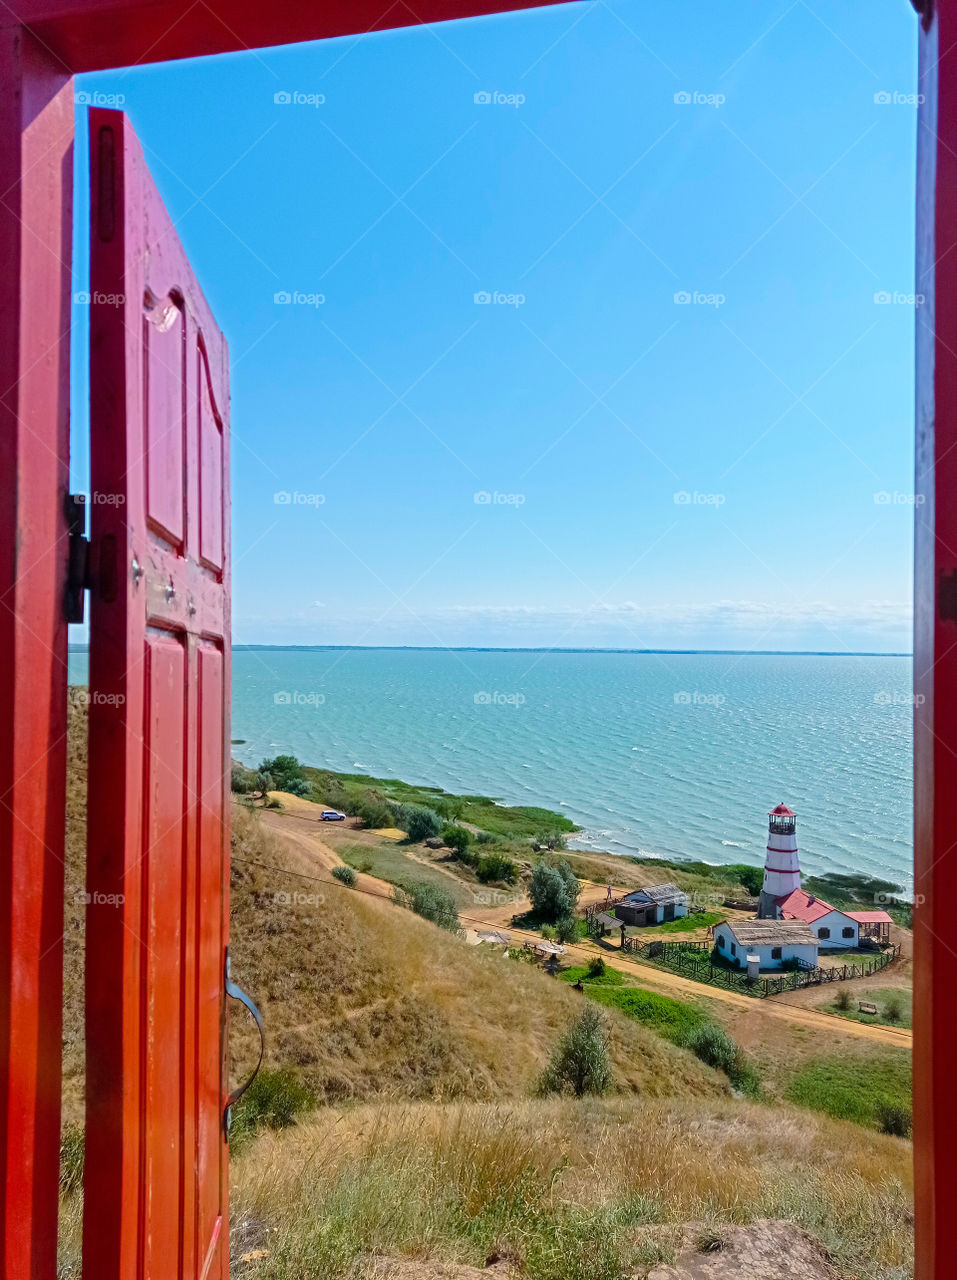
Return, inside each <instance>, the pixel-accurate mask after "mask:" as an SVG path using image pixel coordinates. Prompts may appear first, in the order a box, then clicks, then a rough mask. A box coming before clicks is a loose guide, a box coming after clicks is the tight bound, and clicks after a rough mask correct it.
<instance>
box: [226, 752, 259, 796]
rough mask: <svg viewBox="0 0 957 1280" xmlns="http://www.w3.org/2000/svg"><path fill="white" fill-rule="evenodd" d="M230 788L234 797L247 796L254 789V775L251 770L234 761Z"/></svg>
mask: <svg viewBox="0 0 957 1280" xmlns="http://www.w3.org/2000/svg"><path fill="white" fill-rule="evenodd" d="M230 786H231V789H232V790H233V791H234V792H235V794H236V795H238V796H248V795H249V793H250V791H254V790H255V788H256V775H255V773H254V772H253V771H252V769H247V768H246V766H245V765H244V764H240V763H239V761H238V760H234V761H233V770H232V777H231V780H230Z"/></svg>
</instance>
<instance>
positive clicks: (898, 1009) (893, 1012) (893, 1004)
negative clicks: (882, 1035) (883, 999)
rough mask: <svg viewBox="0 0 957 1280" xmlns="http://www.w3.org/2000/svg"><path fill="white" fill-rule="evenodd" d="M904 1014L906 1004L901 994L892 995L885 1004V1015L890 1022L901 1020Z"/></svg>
mask: <svg viewBox="0 0 957 1280" xmlns="http://www.w3.org/2000/svg"><path fill="white" fill-rule="evenodd" d="M903 1016H904V1005H903V1002H902V1000H901V998H900V996H891V997H890V998H889V999H888V1001H887V1003H886V1004H885V1005H884V1017H885V1018H886V1019H887V1021H888V1022H900V1020H901V1018H903Z"/></svg>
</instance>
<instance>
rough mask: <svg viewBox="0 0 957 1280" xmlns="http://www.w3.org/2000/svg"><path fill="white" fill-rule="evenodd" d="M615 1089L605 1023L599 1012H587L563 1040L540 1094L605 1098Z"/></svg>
mask: <svg viewBox="0 0 957 1280" xmlns="http://www.w3.org/2000/svg"><path fill="white" fill-rule="evenodd" d="M610 1085H611V1058H610V1057H609V1053H608V1038H607V1035H606V1032H605V1024H604V1020H603V1018H602V1016H601V1014H600V1013H599V1011H598V1010H597V1009H595V1008H594V1007H591V1006H588V1007H586V1008H584V1009H583V1010H582V1012H581V1014H580V1015H579V1017H578V1018H577V1019H576V1021H575V1022H573V1023H572V1025H571V1027H570V1028H569V1029H568V1031H567V1032H566V1033H565V1035H564V1036H563V1037H562V1039H561V1040H560V1042H559V1044H558V1046H557V1048H556V1049H555V1052H554V1054H553V1056H552V1060H551V1062H550V1063H549V1064H548V1066H547V1067H546V1068H545V1071H544V1072H543V1073H542V1076H541V1078H540V1080H539V1083H538V1092H539V1093H541V1094H549V1093H573V1094H574V1095H575V1097H576V1098H582V1097H584V1096H585V1095H586V1094H602V1093H606V1092H607V1091H608V1088H609V1086H610Z"/></svg>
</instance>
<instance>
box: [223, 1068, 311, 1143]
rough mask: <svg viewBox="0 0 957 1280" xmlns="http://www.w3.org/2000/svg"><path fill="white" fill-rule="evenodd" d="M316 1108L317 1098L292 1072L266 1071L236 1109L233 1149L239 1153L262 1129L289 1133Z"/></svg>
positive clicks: (234, 1109)
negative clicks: (283, 1130) (297, 1119)
mask: <svg viewBox="0 0 957 1280" xmlns="http://www.w3.org/2000/svg"><path fill="white" fill-rule="evenodd" d="M315 1105H316V1098H315V1095H314V1094H313V1093H312V1091H311V1090H310V1089H307V1088H306V1086H305V1085H304V1084H303V1083H302V1082H301V1081H300V1080H299V1079H298V1078H297V1077H296V1076H295V1075H294V1074H293V1073H292V1072H291V1071H286V1070H283V1069H279V1070H275V1071H272V1070H269V1069H268V1068H264V1069H263V1070H262V1071H260V1073H259V1075H258V1076H257V1077H256V1079H255V1080H254V1081H253V1082H252V1084H251V1085H250V1086H249V1088H248V1089H247V1090H246V1092H245V1093H244V1094H243V1096H242V1097H241V1098H240V1100H239V1102H238V1103H237V1104H236V1106H235V1107H234V1108H233V1116H232V1125H231V1127H230V1130H229V1141H230V1146H232V1148H233V1150H237V1149H239V1148H240V1147H242V1146H243V1145H244V1144H245V1143H246V1142H248V1141H249V1140H250V1139H251V1138H252V1137H254V1136H255V1134H256V1133H258V1132H259V1130H260V1129H287V1128H289V1126H290V1125H294V1124H295V1123H296V1117H297V1116H298V1115H301V1114H302V1112H304V1111H311V1110H312V1109H313V1108H314V1107H315Z"/></svg>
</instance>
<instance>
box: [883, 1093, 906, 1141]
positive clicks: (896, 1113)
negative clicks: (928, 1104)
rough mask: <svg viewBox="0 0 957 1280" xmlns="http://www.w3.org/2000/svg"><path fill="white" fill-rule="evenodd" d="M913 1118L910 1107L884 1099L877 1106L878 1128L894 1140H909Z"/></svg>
mask: <svg viewBox="0 0 957 1280" xmlns="http://www.w3.org/2000/svg"><path fill="white" fill-rule="evenodd" d="M912 1126H913V1117H912V1115H911V1111H910V1108H909V1107H902V1106H899V1105H898V1104H897V1103H894V1102H889V1101H887V1100H886V1099H882V1100H881V1101H879V1102H878V1104H877V1127H878V1129H880V1131H881V1133H889V1134H890V1135H891V1136H892V1137H894V1138H909V1137H910V1131H911V1128H912Z"/></svg>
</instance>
